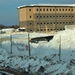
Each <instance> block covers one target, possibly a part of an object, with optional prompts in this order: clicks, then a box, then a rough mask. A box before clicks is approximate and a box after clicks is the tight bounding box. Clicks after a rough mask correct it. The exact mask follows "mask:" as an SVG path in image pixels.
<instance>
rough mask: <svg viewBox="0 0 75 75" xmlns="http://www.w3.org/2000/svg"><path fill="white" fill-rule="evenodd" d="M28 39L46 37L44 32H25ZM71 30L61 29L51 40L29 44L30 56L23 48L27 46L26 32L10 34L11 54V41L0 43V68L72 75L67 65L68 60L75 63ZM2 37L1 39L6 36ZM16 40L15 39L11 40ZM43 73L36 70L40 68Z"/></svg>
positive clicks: (71, 66)
mask: <svg viewBox="0 0 75 75" xmlns="http://www.w3.org/2000/svg"><path fill="white" fill-rule="evenodd" d="M29 34H30V37H37V36H47V35H48V34H44V33H35V32H33V33H29ZM74 34H75V30H74V29H73V30H69V29H67V30H64V31H60V32H57V33H56V34H55V35H54V37H53V39H52V40H50V41H49V42H46V41H41V42H38V43H30V50H31V56H30V57H29V51H28V50H26V47H25V45H28V40H27V39H25V40H21V39H22V38H23V37H24V38H27V37H28V33H23V34H21V35H19V34H18V35H16V34H15V35H13V39H12V54H11V42H10V40H8V41H3V42H2V43H0V67H1V68H2V67H8V66H9V67H10V68H12V69H16V70H21V71H22V70H24V71H27V72H28V71H29V70H30V73H32V74H36V73H37V74H38V73H39V75H42V74H44V75H46V74H47V75H49V74H50V75H57V74H58V75H59V74H63V75H66V74H68V73H69V74H72V75H75V72H74V70H75V64H73V63H72V65H71V64H70V63H71V62H70V60H71V59H74V60H75V35H74ZM8 36H9V35H5V36H3V37H8ZM15 38H17V39H18V38H19V40H17V39H16V40H14V39H15ZM60 44H61V62H60V61H59V46H60ZM41 66H42V67H43V68H44V71H43V73H42V71H39V70H40V67H41Z"/></svg>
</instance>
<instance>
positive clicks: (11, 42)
mask: <svg viewBox="0 0 75 75" xmlns="http://www.w3.org/2000/svg"><path fill="white" fill-rule="evenodd" d="M10 42H11V52H10V53H11V54H12V35H10Z"/></svg>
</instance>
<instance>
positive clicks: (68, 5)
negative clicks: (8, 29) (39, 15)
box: [18, 4, 75, 9]
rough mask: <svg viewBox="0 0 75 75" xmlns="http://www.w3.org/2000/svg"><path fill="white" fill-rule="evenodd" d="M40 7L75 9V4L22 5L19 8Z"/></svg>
mask: <svg viewBox="0 0 75 75" xmlns="http://www.w3.org/2000/svg"><path fill="white" fill-rule="evenodd" d="M39 6H63V7H64V6H67V7H75V4H31V5H22V6H19V7H18V9H19V8H23V7H39Z"/></svg>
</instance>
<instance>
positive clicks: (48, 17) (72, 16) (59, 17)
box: [36, 15, 74, 18]
mask: <svg viewBox="0 0 75 75" xmlns="http://www.w3.org/2000/svg"><path fill="white" fill-rule="evenodd" d="M53 17H58V18H63V17H65V18H69V17H74V16H73V15H71V16H70V15H69V16H67V15H66V16H64V15H62V16H36V18H53Z"/></svg>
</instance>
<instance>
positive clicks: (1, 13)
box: [0, 0, 75, 25]
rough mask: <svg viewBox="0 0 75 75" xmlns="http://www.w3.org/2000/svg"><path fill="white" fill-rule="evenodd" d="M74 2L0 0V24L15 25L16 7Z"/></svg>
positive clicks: (68, 0) (69, 2)
mask: <svg viewBox="0 0 75 75" xmlns="http://www.w3.org/2000/svg"><path fill="white" fill-rule="evenodd" d="M38 3H39V4H75V0H0V24H4V25H15V24H17V25H18V23H19V21H18V10H17V7H18V6H21V5H29V4H38Z"/></svg>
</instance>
